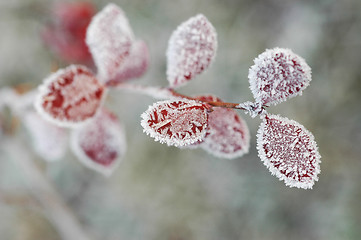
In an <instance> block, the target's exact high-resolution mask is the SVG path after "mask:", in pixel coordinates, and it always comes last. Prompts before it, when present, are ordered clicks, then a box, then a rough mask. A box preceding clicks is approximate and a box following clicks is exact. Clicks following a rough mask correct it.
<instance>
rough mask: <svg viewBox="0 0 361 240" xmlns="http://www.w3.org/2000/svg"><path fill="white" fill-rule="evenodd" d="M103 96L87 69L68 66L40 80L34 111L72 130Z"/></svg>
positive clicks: (87, 115)
mask: <svg viewBox="0 0 361 240" xmlns="http://www.w3.org/2000/svg"><path fill="white" fill-rule="evenodd" d="M104 95H105V89H104V86H103V85H102V84H100V83H99V82H98V80H97V79H96V78H95V77H94V75H93V73H92V72H91V71H90V70H89V69H87V68H86V67H84V66H80V65H72V66H69V67H67V68H65V69H60V70H58V71H57V72H55V73H53V74H51V75H50V76H49V77H48V78H47V79H45V80H44V83H43V84H42V85H41V86H39V93H38V95H37V98H36V100H35V108H36V110H37V111H38V112H39V113H40V114H41V115H42V116H43V117H44V118H46V119H47V120H49V121H52V122H53V123H55V124H58V125H60V126H65V127H72V126H76V125H78V124H80V123H83V122H84V121H85V120H87V119H90V118H92V117H93V116H94V115H95V113H96V112H97V110H98V108H99V107H100V105H101V103H102V99H103V97H104Z"/></svg>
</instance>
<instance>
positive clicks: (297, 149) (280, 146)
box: [257, 115, 321, 189]
mask: <svg viewBox="0 0 361 240" xmlns="http://www.w3.org/2000/svg"><path fill="white" fill-rule="evenodd" d="M257 149H258V155H259V157H260V158H261V160H262V161H263V163H264V164H265V165H266V166H267V168H268V169H269V170H270V172H271V173H272V175H276V176H277V177H278V178H279V179H280V180H283V181H284V182H285V184H286V185H287V186H290V187H297V188H304V189H307V188H312V186H313V184H314V182H315V181H317V180H318V177H317V175H318V174H319V173H320V162H321V161H320V158H321V156H320V154H319V153H318V148H317V144H316V142H315V140H314V137H313V135H312V133H310V132H309V131H308V130H307V129H305V127H304V126H302V125H301V124H299V123H298V122H296V121H293V120H289V119H287V118H284V117H280V116H278V115H265V116H264V118H263V122H262V123H261V125H260V128H259V129H258V134H257Z"/></svg>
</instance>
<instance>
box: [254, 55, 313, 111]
mask: <svg viewBox="0 0 361 240" xmlns="http://www.w3.org/2000/svg"><path fill="white" fill-rule="evenodd" d="M248 78H249V82H250V89H251V91H252V93H253V96H254V98H255V100H256V102H258V103H261V104H262V105H265V104H274V105H276V104H277V103H280V102H283V101H286V100H287V99H288V98H291V97H295V96H297V95H301V94H302V91H303V90H304V89H305V88H306V87H307V86H308V85H309V83H310V81H311V68H310V67H309V66H308V65H307V63H306V62H305V60H304V59H303V58H301V57H300V56H298V55H297V54H295V53H293V52H292V51H291V50H289V49H283V48H274V49H268V50H266V51H265V52H263V53H262V54H260V55H259V56H258V57H257V58H256V59H255V60H254V65H253V66H252V67H251V68H250V70H249V74H248Z"/></svg>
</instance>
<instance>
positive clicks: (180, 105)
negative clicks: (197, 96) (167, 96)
mask: <svg viewBox="0 0 361 240" xmlns="http://www.w3.org/2000/svg"><path fill="white" fill-rule="evenodd" d="M208 108H209V106H208V105H206V104H203V103H201V102H198V101H194V100H176V101H172V100H168V101H161V102H157V103H155V104H153V105H152V106H150V107H149V108H148V110H147V111H145V112H144V113H143V114H142V116H141V117H142V121H141V125H142V127H143V129H144V130H143V131H144V132H146V133H147V134H148V135H150V136H151V137H152V138H154V139H155V140H156V141H159V142H161V143H167V144H168V145H174V146H176V147H179V146H186V145H189V144H192V143H195V142H197V141H199V140H201V139H203V137H204V135H205V134H206V130H207V122H208Z"/></svg>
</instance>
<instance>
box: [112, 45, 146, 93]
mask: <svg viewBox="0 0 361 240" xmlns="http://www.w3.org/2000/svg"><path fill="white" fill-rule="evenodd" d="M148 64H149V52H148V47H147V45H146V44H145V42H144V41H142V40H138V41H135V42H134V43H133V44H132V47H131V49H130V53H129V56H128V57H126V58H125V60H124V62H123V64H121V65H120V66H119V68H118V70H117V72H116V75H115V77H113V78H110V79H108V80H106V81H105V84H106V85H107V86H117V85H118V84H120V83H123V82H125V81H127V80H129V79H133V78H140V77H141V76H142V75H143V74H144V73H145V72H146V70H147V69H148Z"/></svg>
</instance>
